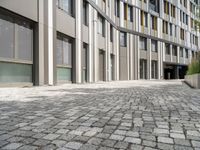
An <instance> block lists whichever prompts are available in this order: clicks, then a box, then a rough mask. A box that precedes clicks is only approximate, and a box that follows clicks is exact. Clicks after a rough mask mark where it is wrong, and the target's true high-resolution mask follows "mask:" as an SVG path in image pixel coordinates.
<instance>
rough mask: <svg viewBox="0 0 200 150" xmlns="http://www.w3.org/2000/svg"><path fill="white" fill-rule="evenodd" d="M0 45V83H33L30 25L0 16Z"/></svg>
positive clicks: (14, 18)
mask: <svg viewBox="0 0 200 150" xmlns="http://www.w3.org/2000/svg"><path fill="white" fill-rule="evenodd" d="M0 45H1V50H0V70H1V71H0V83H11V82H12V83H13V82H16V83H17V82H33V81H32V65H33V27H32V24H31V23H30V22H29V21H26V20H25V19H20V18H16V17H12V16H11V15H7V14H4V13H2V14H0Z"/></svg>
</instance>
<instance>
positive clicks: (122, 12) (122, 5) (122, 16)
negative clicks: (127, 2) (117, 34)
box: [120, 1, 124, 27]
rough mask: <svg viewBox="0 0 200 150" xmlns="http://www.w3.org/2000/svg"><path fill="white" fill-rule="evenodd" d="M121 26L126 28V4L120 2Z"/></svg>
mask: <svg viewBox="0 0 200 150" xmlns="http://www.w3.org/2000/svg"><path fill="white" fill-rule="evenodd" d="M120 26H121V27H124V2H122V1H120Z"/></svg>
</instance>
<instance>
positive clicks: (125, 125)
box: [0, 81, 200, 150]
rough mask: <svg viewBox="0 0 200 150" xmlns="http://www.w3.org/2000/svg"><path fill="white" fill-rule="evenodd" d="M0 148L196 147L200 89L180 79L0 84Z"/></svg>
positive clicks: (199, 130) (199, 138)
mask: <svg viewBox="0 0 200 150" xmlns="http://www.w3.org/2000/svg"><path fill="white" fill-rule="evenodd" d="M0 149H18V150H35V149H36V150H37V149H39V150H40V149H41V150H43V149H46V150H51V149H52V150H53V149H58V150H68V149H73V150H76V149H81V150H113V149H121V150H123V149H130V150H154V149H163V150H172V149H176V150H190V149H191V150H200V90H194V89H190V88H189V87H187V86H186V85H185V84H182V82H180V81H129V82H127V81H125V82H110V83H96V84H84V85H82V84H80V85H75V84H73V85H70V84H69V85H61V86H54V87H33V88H4V89H0Z"/></svg>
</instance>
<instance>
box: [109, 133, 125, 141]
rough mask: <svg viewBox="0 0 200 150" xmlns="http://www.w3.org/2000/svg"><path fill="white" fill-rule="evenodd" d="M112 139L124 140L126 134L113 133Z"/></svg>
mask: <svg viewBox="0 0 200 150" xmlns="http://www.w3.org/2000/svg"><path fill="white" fill-rule="evenodd" d="M110 139H112V140H118V141H122V140H123V139H124V136H121V135H115V134H112V135H111V136H110Z"/></svg>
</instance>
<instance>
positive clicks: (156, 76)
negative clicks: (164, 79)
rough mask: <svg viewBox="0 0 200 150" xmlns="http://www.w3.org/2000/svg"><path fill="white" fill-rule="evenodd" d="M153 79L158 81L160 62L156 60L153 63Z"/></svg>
mask: <svg viewBox="0 0 200 150" xmlns="http://www.w3.org/2000/svg"><path fill="white" fill-rule="evenodd" d="M151 78H152V79H158V62H157V61H155V60H152V61H151Z"/></svg>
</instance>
